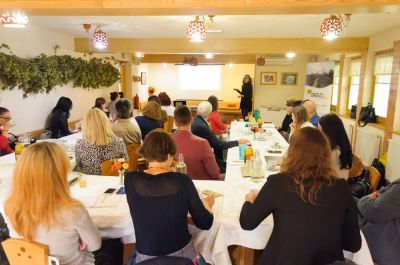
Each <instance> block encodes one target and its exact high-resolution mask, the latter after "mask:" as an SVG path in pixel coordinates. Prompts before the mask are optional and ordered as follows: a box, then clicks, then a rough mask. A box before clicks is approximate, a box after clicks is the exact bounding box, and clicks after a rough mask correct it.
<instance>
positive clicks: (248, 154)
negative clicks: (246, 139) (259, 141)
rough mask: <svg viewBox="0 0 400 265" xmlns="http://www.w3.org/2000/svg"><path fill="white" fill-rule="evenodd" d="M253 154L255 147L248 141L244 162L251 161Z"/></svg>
mask: <svg viewBox="0 0 400 265" xmlns="http://www.w3.org/2000/svg"><path fill="white" fill-rule="evenodd" d="M253 155H254V151H253V147H252V146H251V143H248V144H247V146H246V151H245V152H244V162H245V163H246V161H249V160H250V159H251V157H252V156H253Z"/></svg>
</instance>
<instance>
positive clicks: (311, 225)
mask: <svg viewBox="0 0 400 265" xmlns="http://www.w3.org/2000/svg"><path fill="white" fill-rule="evenodd" d="M330 154H331V150H330V147H329V141H328V139H327V138H326V137H325V136H324V135H323V134H322V132H320V131H319V130H318V129H316V128H310V127H307V128H302V129H299V130H297V131H296V132H295V133H294V134H293V135H292V138H291V141H290V145H289V149H288V151H287V155H286V156H285V157H284V159H283V161H282V165H281V169H280V170H281V173H279V174H275V175H270V176H269V177H268V179H267V182H266V183H265V184H264V186H263V187H262V189H261V190H260V192H259V193H258V195H257V193H256V191H254V190H253V191H250V193H249V194H247V195H246V198H245V200H246V202H245V203H244V204H243V207H242V211H241V213H240V225H241V226H242V228H243V229H245V230H253V229H255V228H256V227H257V226H258V225H259V224H260V223H261V222H262V221H263V220H264V219H265V218H267V217H268V216H269V215H270V214H272V215H273V219H274V227H273V231H272V234H271V237H270V239H269V240H268V243H267V245H266V247H265V250H264V252H263V253H262V255H261V258H260V260H259V262H258V264H260V265H261V264H275V265H278V264H296V265H310V264H321V265H322V264H329V263H333V262H334V261H337V260H344V257H343V250H347V251H351V252H357V251H358V250H359V249H360V248H361V236H360V229H359V227H358V223H357V208H356V205H355V202H354V200H353V197H352V195H351V192H350V190H349V188H348V185H347V183H346V181H345V180H343V179H337V178H336V177H335V171H334V170H333V168H332V163H331V159H330Z"/></svg>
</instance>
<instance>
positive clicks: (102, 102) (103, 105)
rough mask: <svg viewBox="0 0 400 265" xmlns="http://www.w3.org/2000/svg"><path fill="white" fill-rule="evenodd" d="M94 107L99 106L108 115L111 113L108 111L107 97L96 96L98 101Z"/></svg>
mask: <svg viewBox="0 0 400 265" xmlns="http://www.w3.org/2000/svg"><path fill="white" fill-rule="evenodd" d="M93 108H98V109H99V110H101V111H102V112H104V113H105V114H106V115H107V117H108V115H109V114H110V113H109V112H108V109H107V106H106V99H105V98H96V101H95V103H94V107H93Z"/></svg>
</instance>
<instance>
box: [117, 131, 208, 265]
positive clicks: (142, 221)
mask: <svg viewBox="0 0 400 265" xmlns="http://www.w3.org/2000/svg"><path fill="white" fill-rule="evenodd" d="M175 153H176V145H175V142H174V140H173V139H172V138H171V136H169V134H168V133H166V132H163V131H152V132H150V133H149V134H148V135H147V136H146V138H145V139H144V142H143V145H142V147H141V149H140V154H141V155H142V156H143V157H144V158H145V159H146V160H147V161H148V163H149V168H148V169H147V170H145V171H137V172H130V173H128V174H127V175H126V177H125V190H126V196H127V200H128V204H129V209H130V212H131V216H132V220H133V225H134V227H135V235H136V251H137V252H134V253H133V255H132V256H131V259H130V262H128V264H135V261H136V263H138V262H141V261H144V260H148V259H151V258H154V257H156V256H183V257H186V258H188V259H190V260H193V259H196V257H197V256H198V253H197V251H196V249H195V248H194V246H193V243H192V239H191V238H192V236H191V235H190V234H189V231H188V213H190V215H191V217H192V220H193V223H194V225H195V226H197V227H198V228H200V229H203V230H208V229H210V227H211V226H212V223H213V215H212V213H211V208H212V206H213V203H214V198H213V197H207V198H206V199H205V200H204V205H203V203H202V201H201V199H200V198H199V194H198V192H197V190H196V187H195V186H194V184H193V181H192V180H191V179H190V178H189V177H188V176H187V175H185V174H181V173H177V172H171V170H170V167H171V164H172V161H173V156H174V155H175ZM135 256H136V257H135ZM203 261H204V260H203ZM194 264H205V263H194Z"/></svg>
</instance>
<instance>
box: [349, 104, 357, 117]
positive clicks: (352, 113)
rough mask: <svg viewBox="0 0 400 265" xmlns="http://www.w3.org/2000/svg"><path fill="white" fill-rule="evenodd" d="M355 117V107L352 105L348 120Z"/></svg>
mask: <svg viewBox="0 0 400 265" xmlns="http://www.w3.org/2000/svg"><path fill="white" fill-rule="evenodd" d="M356 115H357V105H352V106H351V110H350V118H352V119H355V118H356Z"/></svg>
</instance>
